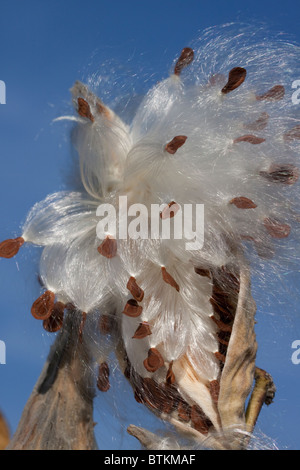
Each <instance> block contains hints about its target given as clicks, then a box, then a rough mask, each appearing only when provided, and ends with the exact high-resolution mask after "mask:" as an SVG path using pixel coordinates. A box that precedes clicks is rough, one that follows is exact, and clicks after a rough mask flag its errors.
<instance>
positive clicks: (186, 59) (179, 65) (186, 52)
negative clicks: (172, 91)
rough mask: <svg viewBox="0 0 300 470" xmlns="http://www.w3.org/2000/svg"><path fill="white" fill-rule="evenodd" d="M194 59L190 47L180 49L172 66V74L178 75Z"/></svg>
mask: <svg viewBox="0 0 300 470" xmlns="http://www.w3.org/2000/svg"><path fill="white" fill-rule="evenodd" d="M193 60H194V51H193V49H191V48H190V47H185V48H184V49H182V51H181V54H180V57H179V59H178V60H177V62H176V64H175V67H174V74H175V75H180V74H181V71H182V69H184V68H185V67H187V66H188V65H190V64H191V63H192V62H193Z"/></svg>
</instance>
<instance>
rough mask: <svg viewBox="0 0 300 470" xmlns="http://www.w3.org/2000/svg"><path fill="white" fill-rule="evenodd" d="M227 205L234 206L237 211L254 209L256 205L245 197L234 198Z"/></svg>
mask: <svg viewBox="0 0 300 470" xmlns="http://www.w3.org/2000/svg"><path fill="white" fill-rule="evenodd" d="M229 204H233V205H235V207H237V208H238V209H255V208H256V207H257V205H256V204H255V203H254V202H253V201H251V199H248V198H247V197H244V196H240V197H235V198H234V199H231V201H230V202H229Z"/></svg>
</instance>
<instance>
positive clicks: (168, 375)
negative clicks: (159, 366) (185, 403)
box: [166, 361, 175, 385]
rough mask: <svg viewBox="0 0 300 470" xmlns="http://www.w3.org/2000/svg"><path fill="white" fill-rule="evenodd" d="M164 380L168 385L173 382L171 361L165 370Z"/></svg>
mask: <svg viewBox="0 0 300 470" xmlns="http://www.w3.org/2000/svg"><path fill="white" fill-rule="evenodd" d="M166 382H167V384H168V385H173V384H174V383H175V374H174V372H173V361H171V362H170V364H169V368H168V370H167V375H166Z"/></svg>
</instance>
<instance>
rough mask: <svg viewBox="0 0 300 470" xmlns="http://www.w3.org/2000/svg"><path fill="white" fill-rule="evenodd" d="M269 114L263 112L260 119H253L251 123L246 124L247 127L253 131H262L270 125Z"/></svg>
mask: <svg viewBox="0 0 300 470" xmlns="http://www.w3.org/2000/svg"><path fill="white" fill-rule="evenodd" d="M269 117H270V116H269V115H268V113H261V115H260V116H259V118H258V119H256V121H253V122H251V123H249V124H244V126H243V127H244V128H245V129H249V130H251V131H262V130H263V129H265V128H266V127H267V125H268V122H269Z"/></svg>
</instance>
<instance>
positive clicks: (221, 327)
mask: <svg viewBox="0 0 300 470" xmlns="http://www.w3.org/2000/svg"><path fill="white" fill-rule="evenodd" d="M210 318H211V319H212V320H213V321H214V322H215V324H216V325H217V327H218V328H219V330H221V331H226V332H228V333H231V332H232V326H230V325H226V323H224V322H222V321H221V320H218V319H217V318H216V317H215V316H214V315H212V316H211V317H210Z"/></svg>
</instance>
